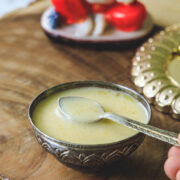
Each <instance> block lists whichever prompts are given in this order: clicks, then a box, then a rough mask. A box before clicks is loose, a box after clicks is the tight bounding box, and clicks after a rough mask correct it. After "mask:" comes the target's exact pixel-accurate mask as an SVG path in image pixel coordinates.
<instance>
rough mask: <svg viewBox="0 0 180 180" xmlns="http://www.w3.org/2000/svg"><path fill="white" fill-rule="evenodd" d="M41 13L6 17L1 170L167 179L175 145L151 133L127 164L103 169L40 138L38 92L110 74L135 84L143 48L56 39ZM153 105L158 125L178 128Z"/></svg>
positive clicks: (38, 177) (24, 175)
mask: <svg viewBox="0 0 180 180" xmlns="http://www.w3.org/2000/svg"><path fill="white" fill-rule="evenodd" d="M41 13H42V12H41V11H40V12H39V11H38V12H36V13H33V14H31V15H23V16H15V17H14V16H12V17H11V16H9V17H8V18H5V19H2V20H1V21H0V107H1V108H0V174H2V175H4V176H6V177H8V178H9V179H12V180H22V179H26V180H33V179H34V180H46V179H47V180H57V179H60V180H76V179H78V180H81V179H82V180H166V179H167V177H166V176H165V174H164V171H163V164H164V161H165V159H166V157H167V152H168V149H169V147H170V146H169V145H168V144H166V143H163V142H160V141H157V140H155V139H152V138H149V137H146V138H145V140H144V142H143V144H142V145H141V146H140V147H139V148H138V150H137V151H136V152H134V153H133V154H132V155H130V156H129V157H128V158H127V159H125V160H124V162H123V166H118V167H116V168H112V169H110V170H109V171H106V172H104V173H102V174H99V175H93V174H83V173H81V172H78V171H74V170H72V169H70V168H67V167H65V166H64V165H62V164H61V163H59V162H58V161H57V160H56V159H55V158H54V157H53V156H52V155H50V154H49V153H47V152H46V151H45V150H44V149H43V148H42V147H41V146H40V145H39V144H38V142H37V141H36V139H35V137H34V136H33V132H32V128H31V126H30V123H29V121H28V118H27V111H28V105H29V103H30V102H31V100H32V99H33V97H35V96H36V95H37V94H38V93H40V92H41V91H42V90H44V89H46V88H48V87H51V86H54V85H56V84H60V83H64V82H67V81H76V80H105V81H111V82H115V83H119V84H122V85H125V86H128V87H130V88H133V89H135V87H134V85H133V83H132V82H131V80H130V69H131V58H132V57H133V55H134V53H135V50H136V48H137V46H135V47H133V48H132V47H131V48H130V47H125V48H120V47H119V48H116V49H113V48H111V49H96V48H87V47H79V46H68V45H64V44H59V45H58V44H54V43H52V42H51V41H49V39H48V38H47V37H46V36H45V35H44V33H43V32H42V30H41V27H40V24H39V20H40V14H41ZM152 109H153V116H152V123H151V124H152V125H154V126H157V127H161V128H164V129H167V130H171V131H175V132H178V130H179V129H180V123H179V122H178V121H176V120H174V119H172V118H171V117H170V116H168V115H165V114H162V113H160V112H158V111H156V110H154V108H153V107H152ZM0 179H1V177H0Z"/></svg>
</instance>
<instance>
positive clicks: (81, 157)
mask: <svg viewBox="0 0 180 180" xmlns="http://www.w3.org/2000/svg"><path fill="white" fill-rule="evenodd" d="M35 134H36V138H37V140H38V142H39V143H40V144H41V145H42V147H43V148H44V149H46V150H47V151H48V152H50V153H52V154H53V155H55V156H56V158H57V159H58V160H59V161H61V162H62V163H65V164H72V165H76V166H80V167H91V168H96V167H97V168H99V167H102V166H104V165H108V164H110V163H113V162H115V161H118V160H120V159H121V158H122V157H123V156H127V155H128V154H130V153H131V152H133V151H134V150H135V149H136V148H137V147H138V146H139V144H140V143H141V141H142V137H140V138H137V140H136V141H137V142H136V143H133V144H132V143H131V144H126V145H123V146H122V147H121V146H120V147H119V148H116V149H112V150H108V151H106V152H104V151H97V152H94V151H87V152H86V151H83V152H82V151H81V150H77V151H75V150H70V149H68V148H66V147H62V146H61V145H59V144H57V143H54V142H51V141H50V140H48V139H47V138H45V137H43V136H41V135H39V134H37V133H36V132H35Z"/></svg>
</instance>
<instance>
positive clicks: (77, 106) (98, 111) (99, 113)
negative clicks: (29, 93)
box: [59, 96, 180, 146]
mask: <svg viewBox="0 0 180 180" xmlns="http://www.w3.org/2000/svg"><path fill="white" fill-rule="evenodd" d="M70 104H71V107H74V108H69V105H70ZM87 107H88V108H87ZM59 109H60V112H61V113H62V114H63V115H64V116H65V118H66V119H68V120H71V121H76V122H78V123H94V122H96V121H99V120H101V119H109V120H112V121H114V122H116V123H120V124H123V125H124V126H127V127H129V128H132V129H135V130H137V131H139V132H141V133H143V134H146V135H148V136H151V137H153V138H156V139H159V140H161V141H164V142H167V143H169V144H172V145H175V146H180V145H179V143H178V134H176V133H174V132H170V131H166V130H163V129H159V128H157V127H154V126H150V125H147V124H143V123H140V122H137V121H135V120H132V119H129V118H127V117H123V116H120V115H117V114H114V113H110V112H105V111H104V108H103V107H102V106H101V104H99V103H98V102H96V101H93V100H91V99H88V98H83V97H76V96H68V97H63V98H60V99H59ZM76 111H79V112H78V113H76ZM87 111H88V112H87ZM87 113H88V115H90V116H87Z"/></svg>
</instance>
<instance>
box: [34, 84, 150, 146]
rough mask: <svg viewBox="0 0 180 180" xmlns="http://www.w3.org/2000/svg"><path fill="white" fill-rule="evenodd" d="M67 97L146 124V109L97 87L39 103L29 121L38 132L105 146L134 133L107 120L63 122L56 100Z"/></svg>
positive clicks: (72, 90)
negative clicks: (98, 105)
mask: <svg viewBox="0 0 180 180" xmlns="http://www.w3.org/2000/svg"><path fill="white" fill-rule="evenodd" d="M66 96H80V97H85V98H89V99H92V100H95V101H96V102H98V103H100V104H101V105H102V106H103V107H104V109H105V111H106V112H112V113H116V114H119V115H122V116H125V117H129V118H131V119H134V120H137V121H139V122H143V123H147V119H148V117H147V112H146V110H145V108H144V107H143V106H142V105H141V104H140V103H139V102H138V101H137V100H136V99H134V98H133V97H131V96H130V95H127V94H125V93H121V92H119V91H114V90H108V89H104V88H97V87H85V88H76V89H70V90H66V91H62V92H59V93H56V94H54V95H51V96H49V97H48V98H47V99H45V100H43V101H41V102H40V103H39V104H38V105H37V107H36V109H35V110H34V113H33V117H32V119H33V122H34V124H35V125H36V126H37V128H38V129H40V130H41V131H42V132H43V133H45V134H47V135H49V136H50V137H53V138H55V139H59V140H63V141H66V142H71V143H78V144H105V143H112V142H116V141H120V140H123V139H126V138H129V137H131V136H133V135H135V134H136V133H137V131H135V130H132V129H129V128H127V127H124V126H123V125H120V124H117V123H114V122H112V121H110V120H106V119H104V120H101V121H98V122H94V123H88V124H87V123H76V122H72V121H69V120H66V119H65V118H63V116H61V113H60V112H59V107H58V99H59V98H60V97H66Z"/></svg>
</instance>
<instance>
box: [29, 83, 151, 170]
mask: <svg viewBox="0 0 180 180" xmlns="http://www.w3.org/2000/svg"><path fill="white" fill-rule="evenodd" d="M90 86H93V87H103V88H108V89H114V90H118V91H122V92H124V93H127V94H129V95H131V96H133V97H134V98H136V99H137V100H138V101H139V102H140V103H141V104H142V105H143V106H144V108H145V109H146V111H147V115H148V123H149V122H150V120H151V109H150V106H149V104H148V102H147V101H146V100H145V98H143V96H141V95H140V94H138V93H137V92H136V91H134V90H131V89H129V88H127V87H124V86H121V85H118V84H113V83H109V82H102V81H78V82H70V83H65V84H60V85H58V86H55V87H53V88H50V89H47V90H45V91H44V92H42V93H41V94H40V95H38V96H37V97H36V98H35V99H34V100H33V102H32V103H31V105H30V107H29V114H28V115H29V120H30V123H31V125H32V128H33V130H34V134H35V137H36V139H37V140H38V142H39V143H40V144H41V146H42V147H43V148H45V149H46V150H47V151H48V152H50V153H51V154H53V155H54V156H55V157H56V158H57V159H58V160H59V161H60V162H62V163H63V164H65V165H67V166H69V167H72V168H74V169H77V170H81V171H87V172H95V171H99V170H101V169H102V168H104V167H106V166H109V165H111V164H113V163H115V162H117V161H119V160H120V159H121V158H122V157H124V156H127V155H129V154H130V153H132V152H133V151H135V150H136V149H137V148H138V146H139V145H140V144H141V143H142V141H143V139H144V137H145V136H144V135H143V134H141V133H137V134H136V135H134V136H132V137H130V138H127V139H125V140H122V141H119V142H114V143H109V144H99V145H98V144H94V145H85V144H73V143H68V142H65V141H61V140H57V139H54V138H52V137H49V136H48V135H46V134H44V133H43V132H41V131H40V130H39V129H38V128H37V127H36V126H35V125H34V123H33V120H32V114H33V111H34V109H35V108H36V105H37V104H38V103H39V102H40V101H41V100H43V99H44V98H46V97H48V96H49V95H52V94H54V93H55V92H59V91H64V90H66V89H72V88H78V87H90Z"/></svg>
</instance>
